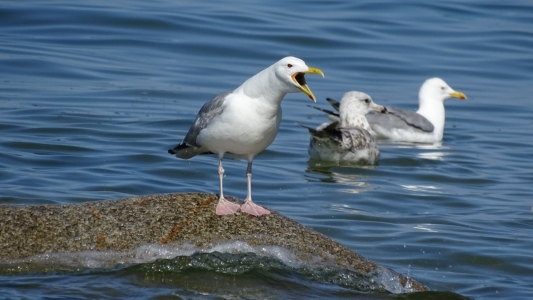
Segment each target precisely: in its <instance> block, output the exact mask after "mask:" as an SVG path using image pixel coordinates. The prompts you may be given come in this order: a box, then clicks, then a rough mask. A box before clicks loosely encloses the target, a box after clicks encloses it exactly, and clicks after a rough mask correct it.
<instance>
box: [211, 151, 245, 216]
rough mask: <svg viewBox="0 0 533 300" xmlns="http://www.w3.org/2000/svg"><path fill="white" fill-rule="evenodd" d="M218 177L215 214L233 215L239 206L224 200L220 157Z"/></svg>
mask: <svg viewBox="0 0 533 300" xmlns="http://www.w3.org/2000/svg"><path fill="white" fill-rule="evenodd" d="M218 176H219V178H220V198H219V199H218V204H217V209H216V214H217V215H219V216H223V215H233V214H234V213H236V212H237V211H238V210H239V207H240V206H239V205H238V204H235V203H233V202H229V201H228V200H226V198H224V189H223V188H222V179H223V178H224V168H223V167H222V157H220V158H219V161H218Z"/></svg>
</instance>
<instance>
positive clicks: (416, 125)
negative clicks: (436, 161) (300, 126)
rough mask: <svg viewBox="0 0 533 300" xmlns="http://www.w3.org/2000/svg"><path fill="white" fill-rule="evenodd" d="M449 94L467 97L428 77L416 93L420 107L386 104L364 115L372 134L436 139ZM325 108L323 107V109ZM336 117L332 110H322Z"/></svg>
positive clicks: (422, 140)
mask: <svg viewBox="0 0 533 300" xmlns="http://www.w3.org/2000/svg"><path fill="white" fill-rule="evenodd" d="M449 98H458V99H461V100H465V99H466V95H465V94H463V93H461V92H459V91H454V90H453V89H452V88H451V87H450V86H449V85H448V84H447V83H446V82H444V80H442V79H440V78H431V79H428V80H426V81H425V82H424V84H422V87H421V88H420V92H419V93H418V102H419V108H418V110H417V111H416V112H414V111H409V110H403V109H399V108H395V107H387V110H388V112H389V113H388V114H378V113H369V114H368V115H367V116H366V118H367V120H368V123H370V127H371V128H372V131H373V134H375V135H376V136H377V137H379V138H383V139H389V140H391V141H395V142H413V143H436V142H440V141H442V137H443V135H444V122H445V118H446V117H445V111H444V101H445V100H446V99H449ZM328 102H329V103H330V104H331V105H332V106H333V107H334V108H335V109H337V110H338V109H339V108H338V107H339V103H338V102H337V101H335V100H333V99H329V98H328ZM323 111H325V110H323ZM325 112H326V113H327V114H328V117H329V118H330V119H332V120H335V118H338V116H337V117H335V113H334V112H331V111H325Z"/></svg>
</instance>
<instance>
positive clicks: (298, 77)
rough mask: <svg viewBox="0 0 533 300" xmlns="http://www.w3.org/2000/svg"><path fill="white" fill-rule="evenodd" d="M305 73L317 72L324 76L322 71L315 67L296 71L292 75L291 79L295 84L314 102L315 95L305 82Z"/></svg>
mask: <svg viewBox="0 0 533 300" xmlns="http://www.w3.org/2000/svg"><path fill="white" fill-rule="evenodd" d="M305 74H318V75H321V76H322V77H324V73H323V72H322V71H321V70H320V69H317V68H309V70H307V71H306V72H298V73H294V74H293V75H292V81H294V83H296V86H297V87H298V88H299V89H300V90H301V91H302V92H304V93H305V94H306V95H307V96H308V97H309V98H310V99H311V100H313V102H316V98H315V95H313V92H311V89H309V87H308V86H307V83H306V82H305V76H304V75H305Z"/></svg>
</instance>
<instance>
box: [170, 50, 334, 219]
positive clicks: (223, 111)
mask: <svg viewBox="0 0 533 300" xmlns="http://www.w3.org/2000/svg"><path fill="white" fill-rule="evenodd" d="M305 74H319V75H322V77H324V73H322V71H321V70H319V69H316V68H310V67H308V66H307V65H306V64H305V62H304V61H303V60H301V59H299V58H296V57H291V56H289V57H285V58H283V59H281V60H279V61H278V62H276V63H275V64H273V65H271V66H270V67H268V68H266V69H264V70H263V71H261V72H259V73H257V74H256V75H254V76H253V77H251V78H249V79H248V80H246V81H245V82H244V83H243V84H242V85H241V86H239V87H238V88H237V89H235V90H234V91H233V92H227V93H223V94H219V95H217V96H216V97H215V98H213V99H212V100H211V101H209V102H207V103H205V104H204V106H202V108H201V109H200V111H199V112H198V115H197V116H196V119H195V120H194V122H193V124H192V125H191V127H190V128H189V131H188V132H187V134H186V135H185V138H184V139H183V141H182V142H181V143H180V144H179V145H177V146H176V147H174V148H173V149H170V150H168V152H169V153H170V154H174V155H176V156H177V157H179V158H183V159H189V158H191V157H193V156H195V155H197V154H202V153H214V154H216V155H218V158H219V164H218V175H219V180H220V195H219V201H218V204H217V208H216V214H217V215H231V214H234V213H236V212H237V211H238V210H239V209H240V210H241V211H242V212H245V213H248V214H251V215H254V216H261V215H267V214H270V211H268V210H267V209H265V208H263V207H261V206H259V205H257V204H255V203H253V202H252V161H253V158H254V156H255V155H257V154H258V153H259V152H261V151H263V150H264V149H265V148H266V147H268V146H269V145H270V144H271V143H272V142H273V141H274V138H275V137H276V135H277V134H278V129H279V125H280V123H281V106H280V104H281V101H282V100H283V97H285V95H286V94H287V93H297V92H300V91H301V92H303V93H305V94H306V95H307V96H308V97H309V98H311V100H313V101H314V102H316V99H315V96H314V95H313V93H312V92H311V90H310V89H309V87H308V86H307V83H306V81H305V76H304V75H305ZM226 152H228V153H232V154H234V155H235V156H236V157H238V158H245V159H246V160H247V161H248V167H247V169H246V177H247V183H248V191H247V196H246V199H245V202H244V204H243V205H242V206H239V205H237V204H235V203H233V202H230V201H228V200H226V199H225V198H224V192H223V185H222V181H223V177H224V168H223V167H222V159H223V157H224V154H225V153H226Z"/></svg>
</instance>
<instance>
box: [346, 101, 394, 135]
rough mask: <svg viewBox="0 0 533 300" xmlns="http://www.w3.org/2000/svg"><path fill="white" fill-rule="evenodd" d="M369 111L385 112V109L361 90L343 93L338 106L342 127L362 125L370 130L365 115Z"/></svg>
mask: <svg viewBox="0 0 533 300" xmlns="http://www.w3.org/2000/svg"><path fill="white" fill-rule="evenodd" d="M371 111H375V112H379V113H386V112H387V109H386V108H385V107H384V106H382V105H378V104H376V103H374V101H372V98H371V97H370V96H369V95H367V94H365V93H362V92H357V91H351V92H347V93H346V94H344V96H343V97H342V100H341V104H340V107H339V113H340V119H341V122H340V125H341V126H342V127H362V128H364V129H366V130H370V125H369V124H368V121H367V120H366V117H365V115H366V114H367V113H369V112H371Z"/></svg>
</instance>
